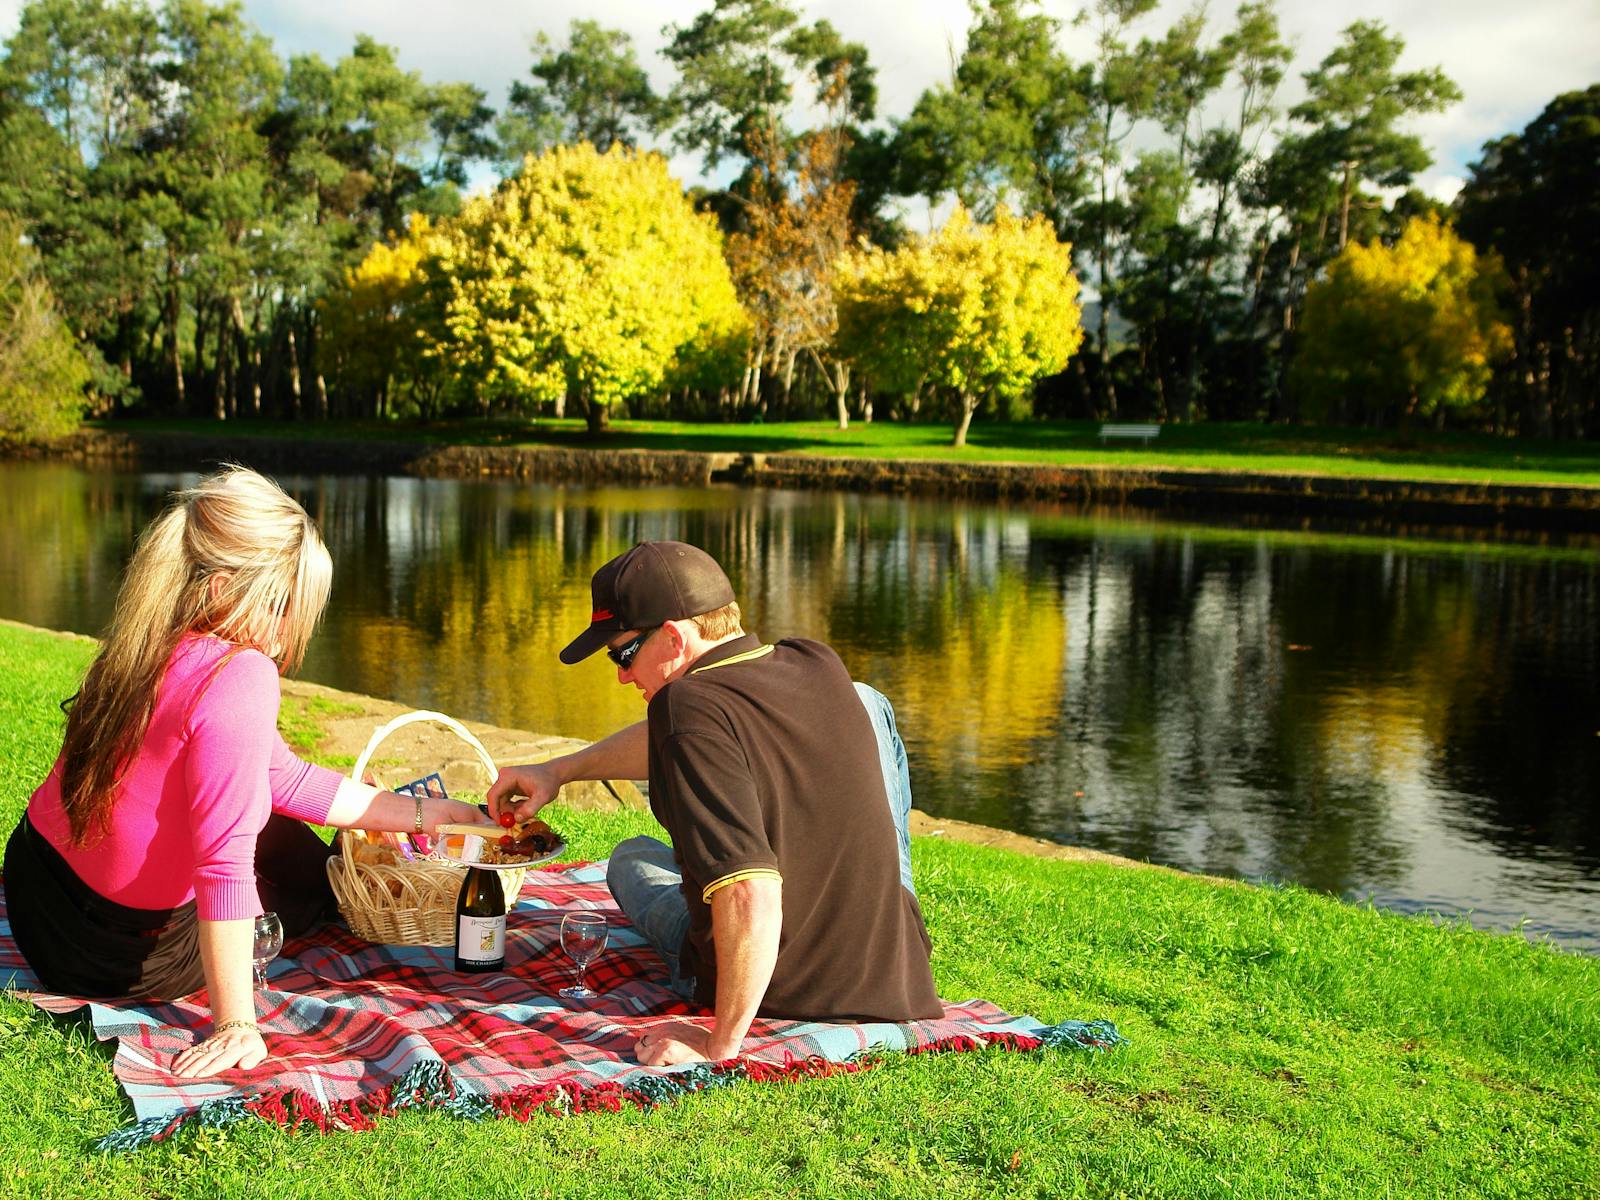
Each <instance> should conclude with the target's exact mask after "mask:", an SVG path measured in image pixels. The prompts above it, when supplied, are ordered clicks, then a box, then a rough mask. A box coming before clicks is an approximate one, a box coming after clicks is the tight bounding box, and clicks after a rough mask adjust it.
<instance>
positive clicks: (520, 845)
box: [433, 818, 567, 871]
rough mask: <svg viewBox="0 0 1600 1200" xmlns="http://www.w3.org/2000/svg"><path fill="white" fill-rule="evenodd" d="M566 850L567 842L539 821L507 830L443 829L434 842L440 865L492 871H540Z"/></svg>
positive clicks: (490, 828) (491, 827) (521, 822)
mask: <svg viewBox="0 0 1600 1200" xmlns="http://www.w3.org/2000/svg"><path fill="white" fill-rule="evenodd" d="M566 849H567V839H566V838H564V837H562V836H561V835H560V834H559V833H557V832H556V831H555V830H554V829H551V828H550V826H548V825H546V824H545V823H544V822H543V821H541V820H538V819H537V818H535V819H534V820H531V821H520V822H518V823H517V824H515V825H511V826H509V827H507V828H505V829H496V828H495V827H494V826H492V825H441V826H439V828H438V830H437V832H436V833H435V835H434V839H433V855H434V857H435V858H437V859H439V860H440V861H442V862H447V863H451V864H452V865H454V866H458V867H468V866H471V867H484V868H486V869H487V870H490V871H510V870H513V869H515V868H519V867H537V866H539V865H540V864H541V863H547V862H550V861H551V860H552V859H555V858H559V857H560V856H561V855H562V854H563V853H565V852H566Z"/></svg>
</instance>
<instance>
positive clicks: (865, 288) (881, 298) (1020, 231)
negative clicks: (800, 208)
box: [834, 205, 1083, 446]
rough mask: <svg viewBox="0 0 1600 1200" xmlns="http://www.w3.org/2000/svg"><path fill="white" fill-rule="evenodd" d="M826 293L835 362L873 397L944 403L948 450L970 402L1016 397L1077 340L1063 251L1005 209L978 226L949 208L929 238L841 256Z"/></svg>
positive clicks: (1042, 223)
mask: <svg viewBox="0 0 1600 1200" xmlns="http://www.w3.org/2000/svg"><path fill="white" fill-rule="evenodd" d="M834 292H835V296H836V299H837V303H838V313H839V345H840V352H841V353H842V354H843V355H844V356H845V357H847V358H849V359H851V360H852V361H853V362H854V363H855V364H856V365H857V366H858V367H859V368H860V369H862V370H864V371H866V372H867V373H868V374H870V375H871V376H872V378H873V379H874V381H876V382H877V383H878V384H879V385H880V386H882V387H886V388H889V389H892V390H898V391H917V390H919V389H921V388H923V387H931V388H933V389H934V390H935V391H937V392H940V393H942V394H944V395H945V396H947V397H948V398H949V400H950V402H951V409H952V413H953V416H954V419H955V438H954V444H955V445H957V446H964V445H966V441H967V429H968V426H970V425H971V423H972V415H973V413H974V412H975V411H977V408H978V406H979V404H981V403H982V402H983V401H984V400H992V401H996V402H1006V401H1016V400H1020V399H1022V398H1023V397H1025V396H1026V395H1027V394H1028V391H1029V389H1031V388H1032V386H1033V384H1034V382H1035V381H1036V380H1038V379H1039V378H1041V377H1042V376H1045V375H1051V374H1054V373H1055V372H1057V371H1060V370H1061V369H1062V368H1063V367H1064V366H1066V364H1067V360H1068V358H1070V357H1071V355H1072V354H1073V352H1074V351H1075V350H1077V348H1078V346H1079V344H1080V343H1081V342H1082V340H1083V330H1082V327H1081V325H1080V323H1079V311H1078V303H1077V297H1078V280H1077V277H1076V276H1075V275H1074V274H1073V273H1072V251H1071V247H1070V246H1067V245H1065V244H1063V243H1062V242H1060V241H1059V240H1057V238H1056V235H1055V231H1054V229H1053V228H1052V227H1051V225H1050V222H1049V221H1048V220H1046V219H1045V218H1044V217H1043V216H1042V215H1036V216H1033V217H1031V218H1028V219H1026V220H1023V219H1021V218H1018V217H1015V216H1013V215H1012V214H1011V211H1010V210H1009V209H1007V208H1005V207H1004V206H1002V207H1001V208H999V209H997V210H996V212H995V220H994V223H993V224H992V225H979V224H976V223H975V222H974V221H973V220H972V218H971V217H970V216H969V215H968V213H967V211H966V209H964V208H962V207H960V206H959V205H958V206H957V208H956V211H955V212H954V213H953V214H952V215H951V217H950V219H949V221H947V222H946V223H945V226H944V228H943V229H941V230H940V231H939V232H938V233H936V234H934V235H933V236H931V237H927V238H917V239H913V240H912V241H911V242H910V243H908V244H907V245H905V246H902V247H900V248H899V249H897V250H892V251H890V250H882V249H878V248H875V247H868V248H865V249H861V250H858V251H855V252H853V253H851V254H848V255H846V256H844V257H843V258H842V259H841V260H840V262H839V266H838V272H837V281H836V283H835V285H834Z"/></svg>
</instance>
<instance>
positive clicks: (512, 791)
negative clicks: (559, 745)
mask: <svg viewBox="0 0 1600 1200" xmlns="http://www.w3.org/2000/svg"><path fill="white" fill-rule="evenodd" d="M649 773H650V731H649V722H647V721H637V722H635V723H634V724H632V725H629V726H628V727H627V728H626V729H619V730H618V731H617V732H616V733H613V734H612V735H611V736H610V737H608V738H604V739H602V740H601V741H598V742H595V743H594V744H593V745H589V746H585V747H584V748H583V749H582V750H575V751H573V752H572V753H571V754H564V755H562V756H561V757H560V758H552V759H551V760H550V761H549V762H542V763H529V764H528V765H527V766H522V767H501V768H500V776H499V778H497V779H496V780H495V781H494V783H493V784H492V785H490V788H489V793H488V796H487V797H486V798H487V800H488V802H489V811H490V813H492V814H493V815H494V816H495V818H496V819H498V818H499V816H500V814H501V813H502V812H509V813H511V814H512V816H514V817H515V818H516V819H517V820H519V821H526V820H527V819H528V818H530V817H532V816H533V814H534V813H536V812H538V811H539V810H540V809H541V808H543V807H544V806H545V805H546V804H549V803H550V801H552V800H554V799H555V798H556V793H557V792H559V791H560V790H561V787H562V785H563V784H568V783H575V782H577V781H578V780H580V779H644V778H645V777H646V776H647V775H649ZM519 797H525V798H526V799H519Z"/></svg>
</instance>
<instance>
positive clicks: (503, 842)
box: [500, 833, 517, 850]
mask: <svg viewBox="0 0 1600 1200" xmlns="http://www.w3.org/2000/svg"><path fill="white" fill-rule="evenodd" d="M516 844H517V839H516V838H514V837H512V836H511V835H510V834H509V833H508V834H506V835H505V836H504V837H502V838H501V839H500V849H502V850H509V849H511V847H513V846H515V845H516Z"/></svg>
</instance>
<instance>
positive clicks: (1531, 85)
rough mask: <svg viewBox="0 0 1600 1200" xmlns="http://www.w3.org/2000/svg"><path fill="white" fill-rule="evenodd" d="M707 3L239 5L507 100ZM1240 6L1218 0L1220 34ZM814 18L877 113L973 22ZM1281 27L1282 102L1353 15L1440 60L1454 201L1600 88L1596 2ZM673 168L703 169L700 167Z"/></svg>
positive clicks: (1293, 15) (826, 7)
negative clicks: (1536, 129)
mask: <svg viewBox="0 0 1600 1200" xmlns="http://www.w3.org/2000/svg"><path fill="white" fill-rule="evenodd" d="M708 2H709V0H647V2H633V3H628V2H625V0H582V2H574V0H245V3H244V11H245V14H246V16H247V17H248V18H249V19H250V20H251V21H252V22H253V23H254V24H255V25H256V26H257V27H259V28H260V29H261V30H262V31H263V32H265V33H266V34H267V35H268V36H270V37H271V38H272V40H273V42H274V44H275V46H276V48H277V51H278V53H279V54H280V55H281V56H284V57H287V56H288V55H290V54H297V53H304V52H315V53H318V54H321V55H322V56H323V57H324V58H327V59H330V60H331V59H335V58H338V57H339V56H341V55H343V54H344V53H346V52H347V51H348V50H349V48H350V46H351V44H352V42H353V41H354V39H355V35H356V34H357V33H368V34H371V35H372V36H374V37H376V38H377V39H378V40H379V41H382V42H385V43H388V44H389V45H392V46H394V47H396V48H397V49H398V50H399V54H400V61H401V63H402V64H403V65H404V66H406V67H407V68H410V69H414V70H418V71H420V72H421V73H422V75H423V76H424V77H425V78H427V79H429V80H432V81H443V80H470V81H471V82H473V83H476V84H478V85H479V86H480V87H482V88H484V89H485V90H486V91H487V92H488V94H489V97H490V103H491V104H493V105H495V106H496V107H500V106H501V105H502V104H503V103H504V101H505V95H506V90H507V88H508V87H509V85H510V83H511V81H512V80H513V79H516V78H519V77H523V76H525V74H526V72H527V69H528V66H529V63H530V62H531V55H530V54H529V51H528V44H529V41H530V40H531V39H532V37H533V35H534V34H535V33H537V32H540V31H544V32H546V33H548V34H550V35H551V36H552V37H553V38H555V39H556V40H558V41H560V40H564V39H565V35H566V30H567V26H568V24H569V23H570V22H571V20H572V19H573V18H575V17H585V18H590V19H594V20H598V21H599V22H600V23H601V24H603V25H606V26H609V27H613V28H617V29H623V30H626V31H627V32H628V33H630V34H631V35H632V36H633V39H634V44H635V46H636V47H637V48H638V54H639V58H640V61H641V62H642V63H643V64H644V65H645V67H646V69H647V70H649V71H650V73H651V76H652V78H653V80H654V82H655V84H656V85H657V87H658V88H665V87H667V86H670V83H671V72H670V69H669V68H668V66H667V64H666V63H665V62H664V61H663V60H662V59H661V58H660V56H659V53H658V52H659V50H660V48H661V47H662V45H663V44H664V43H665V40H666V39H665V37H664V36H663V32H662V31H663V27H664V26H666V25H669V24H687V23H689V22H690V21H691V20H692V19H693V18H694V15H695V14H696V13H697V12H698V11H699V10H700V9H702V8H704V7H706V6H707V4H708ZM21 7H22V4H21V0H0V35H3V36H6V37H9V36H10V34H11V32H12V31H13V30H14V29H15V28H16V23H17V13H18V11H19V10H20V8H21ZM1043 7H1044V9H1045V11H1047V12H1051V13H1053V14H1055V15H1057V16H1061V17H1070V16H1071V15H1072V14H1073V13H1074V12H1076V11H1078V9H1079V8H1080V7H1082V5H1081V4H1080V3H1077V2H1076V0H1074V2H1072V3H1057V2H1055V0H1046V2H1045V3H1044V5H1043ZM1188 7H1190V3H1189V0H1167V2H1166V3H1164V4H1163V5H1162V7H1161V8H1160V9H1159V10H1158V11H1157V12H1156V13H1155V14H1154V15H1153V16H1151V17H1150V18H1148V19H1147V20H1146V22H1145V24H1144V26H1143V27H1141V28H1140V29H1138V30H1137V32H1138V33H1141V34H1147V35H1149V36H1151V37H1156V36H1159V35H1160V34H1161V33H1162V32H1163V31H1164V30H1165V29H1166V28H1167V26H1168V25H1169V24H1170V23H1171V21H1172V19H1173V18H1174V17H1175V16H1177V15H1178V14H1179V13H1180V12H1182V11H1184V10H1185V9H1187V8H1188ZM1234 7H1235V0H1213V3H1212V4H1211V5H1210V11H1211V13H1212V15H1213V20H1214V22H1215V23H1216V25H1217V26H1218V27H1219V28H1218V32H1221V28H1222V27H1225V26H1226V24H1227V22H1228V21H1229V20H1231V17H1232V14H1233V9H1234ZM803 11H804V12H805V14H806V15H807V17H808V18H809V19H812V20H815V19H817V18H821V17H826V18H827V19H828V20H829V21H831V22H832V23H833V24H834V26H835V27H836V28H837V29H838V30H839V31H840V32H841V33H842V34H844V36H845V37H847V38H849V39H851V40H853V41H859V42H863V43H865V44H866V46H867V49H868V51H869V52H870V55H871V60H872V62H873V63H874V64H875V65H876V67H877V69H878V80H879V88H880V103H879V114H880V116H882V117H899V116H904V115H905V114H906V113H907V112H909V111H910V109H911V106H912V105H913V104H914V103H915V102H916V99H917V97H918V95H920V94H921V92H922V91H923V89H925V88H927V87H928V86H929V85H931V84H933V83H935V82H937V81H939V80H941V79H944V78H947V77H948V75H949V71H950V61H951V53H952V50H953V51H954V52H955V53H956V54H959V53H960V50H961V47H962V46H963V45H964V43H965V31H966V28H967V25H968V23H969V22H970V20H971V12H970V9H969V8H968V5H967V3H966V0H810V2H809V3H803ZM1279 13H1280V20H1281V22H1282V27H1283V30H1284V32H1285V34H1286V36H1287V37H1288V38H1289V40H1290V41H1291V43H1292V44H1293V46H1294V48H1295V60H1294V63H1293V65H1292V67H1291V71H1292V72H1293V74H1291V76H1290V79H1289V81H1288V82H1287V83H1286V86H1285V88H1284V89H1283V90H1282V92H1281V93H1280V99H1281V100H1282V101H1283V102H1284V103H1293V101H1294V100H1295V99H1297V98H1298V97H1299V95H1300V92H1301V88H1300V86H1299V84H1300V80H1299V74H1298V73H1299V72H1300V71H1304V70H1306V69H1308V68H1310V67H1311V66H1314V65H1315V64H1316V62H1317V61H1318V60H1319V59H1321V58H1322V56H1323V55H1324V54H1326V53H1327V52H1328V51H1329V50H1330V49H1331V48H1332V47H1333V45H1334V43H1335V41H1336V39H1337V36H1338V32H1339V30H1340V29H1341V28H1343V27H1344V26H1345V25H1347V24H1349V22H1350V21H1352V20H1356V19H1361V18H1366V19H1376V20H1380V21H1382V22H1384V23H1385V24H1386V25H1388V26H1389V28H1390V29H1391V30H1392V31H1394V32H1397V33H1399V34H1400V35H1401V36H1403V37H1404V38H1405V40H1406V52H1405V55H1404V57H1403V58H1402V60H1401V67H1402V68H1403V69H1404V68H1417V67H1430V66H1439V67H1442V68H1443V69H1444V71H1445V73H1446V74H1448V75H1449V76H1450V77H1451V78H1452V79H1454V80H1455V81H1456V83H1457V84H1459V85H1460V87H1461V89H1462V91H1463V92H1464V93H1465V96H1466V98H1465V100H1464V101H1462V103H1460V104H1458V105H1456V106H1455V107H1454V108H1452V109H1451V110H1450V111H1449V112H1447V113H1443V114H1440V115H1437V116H1431V117H1425V118H1421V119H1419V120H1418V121H1417V122H1416V124H1415V129H1416V131H1417V132H1418V133H1420V134H1421V135H1422V137H1423V138H1424V140H1425V141H1426V142H1427V144H1428V145H1429V147H1430V148H1431V150H1432V152H1433V155H1434V159H1435V164H1434V166H1433V168H1432V169H1431V170H1430V171H1429V172H1428V173H1427V174H1426V175H1424V176H1423V177H1422V178H1421V179H1420V180H1419V182H1420V183H1421V185H1422V186H1423V187H1424V188H1426V189H1427V190H1428V191H1430V192H1432V193H1433V194H1435V195H1439V196H1441V197H1448V196H1451V195H1453V194H1454V192H1455V190H1456V188H1457V187H1459V186H1460V180H1461V177H1462V176H1463V174H1464V173H1465V170H1466V167H1467V164H1469V163H1470V162H1472V161H1473V160H1474V159H1475V158H1476V157H1477V155H1478V151H1479V149H1480V147H1481V146H1482V145H1483V143H1484V142H1485V141H1486V140H1487V139H1489V138H1491V137H1497V136H1499V135H1500V134H1503V133H1507V132H1512V131H1517V130H1520V129H1522V128H1523V126H1525V125H1526V124H1527V123H1528V121H1529V120H1531V119H1532V118H1533V117H1534V116H1536V115H1537V114H1538V112H1539V111H1540V110H1541V109H1542V108H1543V107H1544V105H1545V104H1546V103H1547V102H1548V101H1549V100H1550V99H1551V98H1552V97H1553V96H1555V95H1557V94H1558V93H1560V92H1564V91H1570V90H1572V89H1575V88H1582V87H1587V86H1588V85H1589V84H1591V83H1596V82H1600V2H1597V0H1515V2H1513V3H1507V2H1506V0H1356V2H1354V3H1350V2H1348V0H1344V2H1341V0H1333V2H1332V3H1329V2H1328V0H1279ZM1066 37H1067V50H1068V51H1069V53H1072V54H1074V55H1075V56H1076V57H1087V56H1088V55H1089V53H1090V52H1091V46H1090V39H1089V34H1088V33H1087V32H1086V31H1083V30H1080V29H1073V30H1069V31H1068V33H1067V35H1066ZM675 165H676V166H677V168H678V169H679V171H680V172H681V173H683V174H685V175H692V174H693V173H694V167H695V164H694V162H693V161H692V160H678V161H677V162H676V163H675Z"/></svg>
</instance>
